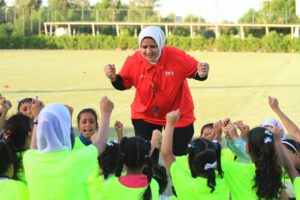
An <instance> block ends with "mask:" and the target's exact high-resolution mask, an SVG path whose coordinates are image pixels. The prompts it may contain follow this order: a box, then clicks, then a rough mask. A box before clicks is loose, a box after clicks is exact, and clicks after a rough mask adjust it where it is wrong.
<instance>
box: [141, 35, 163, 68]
mask: <svg viewBox="0 0 300 200" xmlns="http://www.w3.org/2000/svg"><path fill="white" fill-rule="evenodd" d="M140 52H141V54H142V56H143V57H144V58H145V59H146V60H147V61H148V62H149V63H156V61H157V60H156V59H157V57H158V55H159V49H158V47H157V44H156V42H155V41H154V40H153V39H152V38H144V39H143V40H142V42H141V45H140Z"/></svg>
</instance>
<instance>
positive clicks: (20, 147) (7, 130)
mask: <svg viewBox="0 0 300 200" xmlns="http://www.w3.org/2000/svg"><path fill="white" fill-rule="evenodd" d="M31 131H32V126H31V119H30V118H29V117H28V116H25V115H22V114H15V115H13V116H11V117H10V118H8V120H7V121H6V123H5V126H4V128H3V137H4V138H5V140H7V142H8V143H9V145H10V146H11V147H12V148H14V151H16V152H20V151H24V150H25V145H26V139H27V137H28V133H29V132H31Z"/></svg>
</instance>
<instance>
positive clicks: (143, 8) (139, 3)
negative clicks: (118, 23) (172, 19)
mask: <svg viewBox="0 0 300 200" xmlns="http://www.w3.org/2000/svg"><path fill="white" fill-rule="evenodd" d="M157 7H159V4H158V0H131V1H130V2H129V4H128V8H129V10H128V17H127V20H128V21H139V22H141V21H154V20H157V17H158V14H157V12H155V10H154V9H155V8H157Z"/></svg>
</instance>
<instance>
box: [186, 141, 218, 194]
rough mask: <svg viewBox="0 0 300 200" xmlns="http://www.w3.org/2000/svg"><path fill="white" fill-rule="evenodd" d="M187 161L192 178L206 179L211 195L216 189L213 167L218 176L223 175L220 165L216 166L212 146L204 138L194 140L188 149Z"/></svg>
mask: <svg viewBox="0 0 300 200" xmlns="http://www.w3.org/2000/svg"><path fill="white" fill-rule="evenodd" d="M219 154H220V153H219ZM219 159H220V155H219ZM188 161H189V166H190V170H191V174H192V177H193V178H196V177H198V176H205V177H207V186H208V187H209V188H211V191H210V192H211V193H212V192H213V191H214V190H215V187H216V175H215V167H217V168H218V171H219V173H220V175H221V176H222V175H223V172H222V169H221V165H220V164H219V166H218V159H217V153H216V149H215V146H214V144H213V143H212V142H210V141H208V140H206V139H204V138H198V139H195V140H194V141H193V142H192V143H191V145H190V148H189V156H188Z"/></svg>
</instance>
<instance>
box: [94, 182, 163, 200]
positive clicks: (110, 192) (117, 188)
mask: <svg viewBox="0 0 300 200" xmlns="http://www.w3.org/2000/svg"><path fill="white" fill-rule="evenodd" d="M150 187H151V195H152V196H151V197H152V198H151V199H152V200H158V199H159V185H158V183H157V182H156V180H155V179H153V178H152V179H151V183H150ZM146 188H147V187H140V188H131V187H127V186H125V185H123V184H122V183H120V181H119V178H110V179H108V180H107V181H105V182H104V183H103V184H102V185H101V187H100V188H99V189H100V191H99V192H98V194H99V196H97V197H96V198H94V199H93V200H100V199H101V200H106V199H107V200H111V199H122V200H133V199H143V195H144V192H145V190H146Z"/></svg>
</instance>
